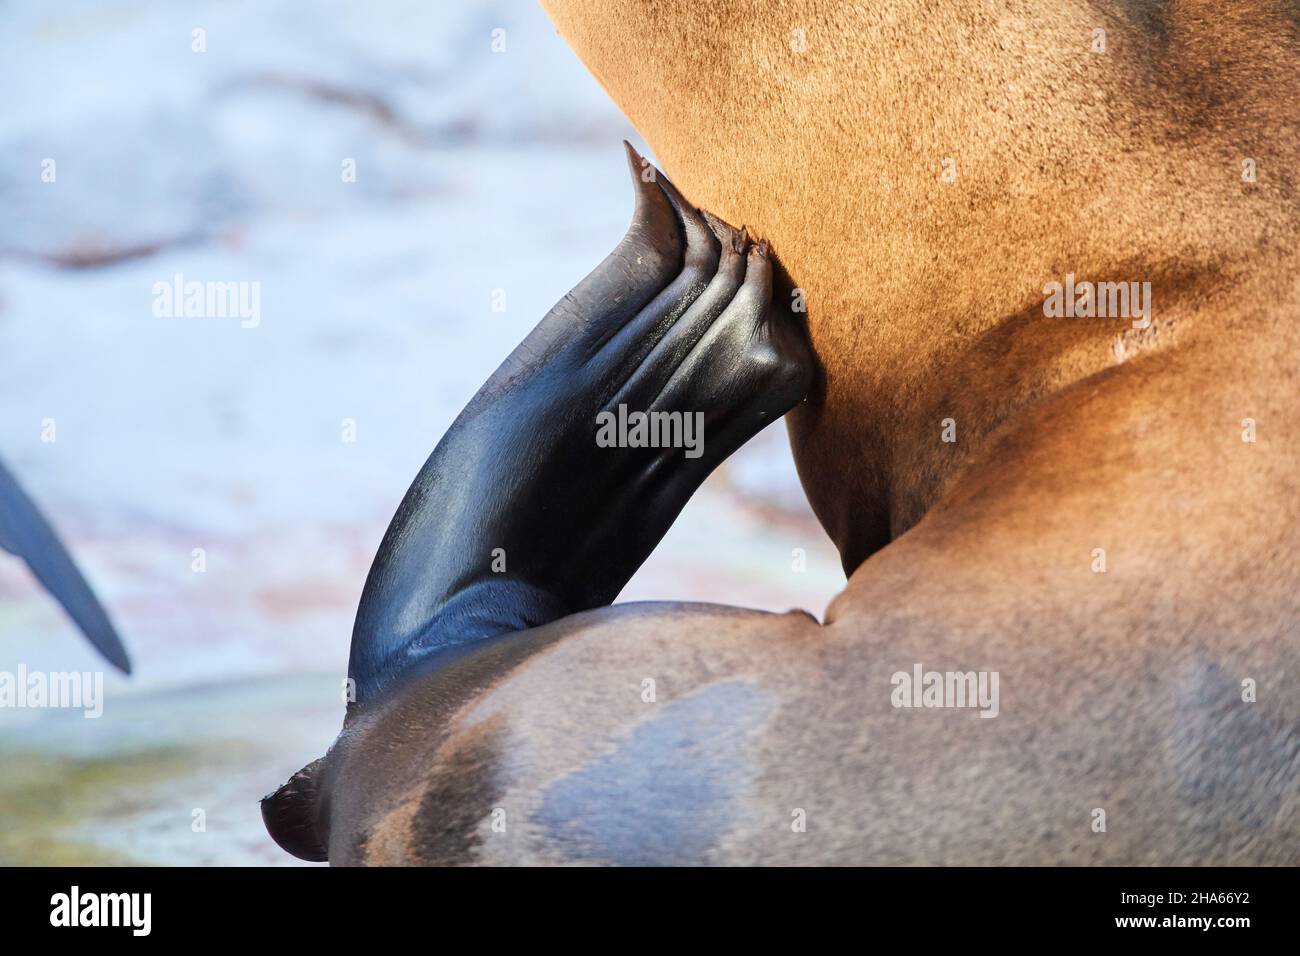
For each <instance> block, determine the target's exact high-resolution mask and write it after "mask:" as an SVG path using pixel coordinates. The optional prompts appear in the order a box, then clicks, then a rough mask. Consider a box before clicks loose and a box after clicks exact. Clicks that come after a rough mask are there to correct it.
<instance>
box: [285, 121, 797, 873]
mask: <svg viewBox="0 0 1300 956" xmlns="http://www.w3.org/2000/svg"><path fill="white" fill-rule="evenodd" d="M627 151H628V163H629V165H630V167H631V170H632V179H633V184H634V187H635V189H636V210H635V213H634V215H633V219H632V225H631V227H630V228H629V229H628V231H627V235H625V236H624V237H623V240H622V241H621V242H620V243H619V244H618V246H617V247H616V248H615V249H614V251H613V252H612V253H611V254H610V255H609V256H608V257H607V258H606V259H605V261H604V262H602V263H601V264H600V266H599V267H598V268H597V269H596V270H595V271H594V272H592V273H591V274H590V275H589V276H587V278H585V279H583V280H582V282H580V283H579V284H578V285H577V287H575V288H574V289H573V290H572V291H571V292H569V293H568V295H566V296H565V297H564V298H563V299H562V300H561V301H560V302H559V303H558V304H557V305H556V306H555V307H554V308H553V309H551V311H550V312H549V313H547V315H546V317H545V318H544V319H542V321H541V323H540V324H539V325H538V326H537V327H536V328H535V329H534V330H533V331H532V332H531V333H530V334H529V335H528V337H527V338H525V339H524V341H523V342H522V343H521V344H520V345H519V347H518V348H516V349H515V350H514V352H512V353H511V354H510V356H509V357H508V358H507V359H506V360H505V362H504V363H502V365H501V367H500V368H499V369H497V371H496V372H495V373H494V374H493V375H492V377H491V378H490V379H489V380H488V382H487V384H485V385H484V386H483V388H482V389H480V390H479V392H478V394H477V395H475V396H474V398H473V400H471V401H470V403H469V405H468V406H467V407H466V408H465V410H464V411H463V412H461V414H460V417H458V418H457V419H456V421H455V423H453V425H452V426H451V428H450V429H449V430H448V432H447V434H446V435H445V436H444V437H443V439H442V441H441V442H439V443H438V447H437V448H435V449H434V452H433V454H432V455H431V456H430V458H429V460H428V461H427V462H426V463H425V465H424V467H423V468H422V469H421V471H420V473H419V475H418V476H417V477H416V479H415V482H414V484H412V486H411V489H410V490H409V491H408V492H407V494H406V497H405V499H404V500H403V501H402V504H401V507H400V508H398V511H397V514H396V515H395V516H394V518H393V521H392V524H391V525H390V526H389V528H388V533H387V534H386V535H385V536H384V540H383V543H382V544H381V545H380V548H379V554H378V555H377V556H376V558H375V563H374V566H373V567H372V568H371V571H370V577H369V579H368V580H367V581H366V587H365V591H364V593H363V594H362V597H361V607H360V609H359V611H358V613H357V621H356V627H355V629H354V631H353V635H352V657H351V661H350V664H349V668H348V672H349V675H350V676H351V677H352V679H353V680H354V681H355V691H356V699H355V701H354V702H353V704H352V705H351V706H350V707H349V720H353V719H354V718H355V719H361V716H362V714H363V713H366V712H369V711H370V708H372V707H374V708H376V710H380V709H382V705H383V703H384V702H385V701H386V700H388V699H391V698H392V697H393V696H394V695H393V693H392V689H393V688H394V686H395V685H396V684H397V683H398V682H399V681H403V680H411V679H414V678H415V677H416V676H418V675H419V674H426V673H428V672H429V671H430V670H437V669H440V668H443V667H450V666H453V664H452V662H453V661H454V660H455V659H456V658H458V657H460V656H461V655H462V654H465V653H467V652H469V651H470V650H472V649H475V648H478V647H481V646H482V645H481V644H479V643H475V642H481V641H485V640H488V639H490V638H493V637H496V638H498V639H499V640H502V641H509V640H510V639H511V635H512V634H513V633H514V632H518V631H524V630H527V629H529V628H533V627H537V626H540V625H542V624H546V623H548V622H551V621H554V620H557V619H559V618H562V617H565V616H567V615H570V614H574V613H577V612H579V611H583V610H588V609H591V608H596V607H600V606H602V605H606V604H609V603H610V602H612V601H613V600H614V598H615V597H616V596H617V595H618V592H619V591H620V590H621V589H622V588H623V585H624V584H626V583H627V581H628V579H629V578H630V577H631V576H632V574H633V573H634V572H635V571H636V569H637V568H638V567H640V565H641V563H642V562H643V561H644V560H645V559H646V557H648V556H649V554H650V552H651V550H653V548H654V547H655V545H656V544H658V543H659V540H660V539H661V538H662V537H663V536H664V534H665V533H666V532H667V531H668V528H669V526H670V525H671V524H672V522H673V520H674V519H676V517H677V515H678V513H679V512H680V511H681V509H682V507H683V506H684V505H685V504H686V502H687V500H688V499H689V498H690V496H691V495H692V494H693V493H694V492H695V490H696V489H697V488H698V487H699V486H700V483H701V482H703V481H704V479H705V478H706V477H707V476H708V475H709V473H710V472H711V471H713V469H714V468H716V467H717V466H718V465H719V464H720V463H721V462H722V461H723V460H724V459H726V458H727V456H729V455H730V454H731V453H732V452H734V451H735V450H736V449H737V448H739V447H740V446H741V445H743V444H744V443H745V442H746V441H748V440H749V439H750V438H751V437H753V436H754V435H755V434H756V433H757V432H758V431H759V430H760V429H762V428H763V427H764V426H765V425H767V424H769V423H770V422H772V421H774V420H775V419H777V418H779V417H780V416H781V415H783V414H785V412H787V411H789V410H790V408H792V407H793V406H794V405H795V404H796V403H798V402H799V401H800V400H801V399H802V398H803V397H804V396H805V395H806V394H807V392H808V389H809V387H810V384H811V382H812V379H813V359H812V351H811V348H810V346H809V344H808V339H807V332H806V330H805V329H804V327H803V325H802V323H801V322H800V320H799V318H798V317H797V316H796V315H795V314H794V313H793V312H792V311H791V310H789V309H788V308H782V307H780V306H778V305H777V304H775V302H774V298H773V293H772V285H773V261H772V259H771V256H770V254H769V251H768V249H767V247H766V245H765V244H762V243H758V244H751V243H750V242H749V241H748V238H747V237H746V235H745V233H744V231H737V230H735V229H733V228H732V227H730V226H728V225H727V224H725V223H723V222H720V221H718V220H716V219H714V218H712V217H710V216H708V215H707V214H706V213H701V212H700V211H698V210H696V209H695V208H694V207H692V206H691V205H690V203H688V202H687V201H686V200H685V199H684V198H683V197H682V196H681V195H680V194H679V193H678V192H677V190H676V189H675V188H674V187H673V186H672V184H671V183H669V182H668V181H667V180H666V179H664V178H663V176H662V174H661V173H659V172H658V171H657V170H656V169H654V167H653V166H650V165H649V164H648V163H646V162H645V160H643V159H642V158H641V157H640V156H638V155H637V154H636V153H635V152H634V151H633V150H632V148H631V147H630V146H629V147H628V150H627ZM782 299H784V300H785V301H789V300H788V299H787V298H785V297H783V296H778V297H777V301H779V300H782ZM620 406H622V408H623V409H624V410H625V411H626V412H627V413H629V416H630V414H633V413H638V412H651V413H654V412H668V413H673V412H676V413H680V414H681V415H690V416H692V418H691V421H692V423H693V424H698V422H699V420H700V419H702V420H703V434H702V438H703V440H702V443H700V444H698V445H697V444H695V443H694V442H693V441H685V442H679V447H623V446H614V447H610V446H609V444H608V442H605V443H601V442H598V441H597V437H598V431H599V428H600V421H601V417H602V416H605V417H606V420H608V415H609V413H613V415H614V416H615V417H617V416H618V415H619V414H620V413H619V409H620ZM696 413H699V418H696V417H695V415H696ZM628 420H629V421H630V417H629V419H628ZM679 420H680V421H682V422H683V423H684V421H685V420H684V419H679ZM678 437H679V438H680V439H686V438H687V436H686V435H685V432H684V431H683V432H679V433H678ZM682 443H685V444H687V445H688V446H690V447H687V448H683V447H680V444H682ZM627 444H628V445H631V444H632V443H631V442H628V443H627ZM329 776H330V774H329V772H328V769H327V761H326V760H318V761H316V762H315V763H313V764H310V765H308V766H307V767H305V768H303V770H302V771H300V772H299V773H297V774H295V775H294V777H293V778H292V779H291V780H290V781H289V782H288V783H286V784H285V785H284V786H283V787H281V788H280V789H279V790H277V791H276V792H275V793H273V794H271V795H270V796H268V797H267V798H266V799H264V800H263V801H262V818H263V820H264V821H265V823H266V827H267V830H268V831H269V832H270V834H271V836H272V837H273V838H274V839H275V840H276V842H277V843H279V844H280V846H281V847H283V848H284V849H285V850H287V851H289V852H290V853H292V854H294V855H295V856H298V857H301V858H303V859H307V860H317V861H320V860H324V859H326V857H327V856H328V851H327V837H326V835H325V831H326V829H327V828H326V827H324V826H323V825H322V820H323V816H322V815H323V814H324V812H325V811H324V808H325V807H326V806H327V805H329V803H330V801H331V793H330V782H329Z"/></svg>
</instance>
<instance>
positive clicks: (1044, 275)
mask: <svg viewBox="0 0 1300 956" xmlns="http://www.w3.org/2000/svg"><path fill="white" fill-rule="evenodd" d="M545 5H546V6H547V8H548V11H549V12H550V13H551V15H552V17H553V18H554V19H555V21H556V24H557V26H558V27H559V29H560V31H561V32H562V34H564V35H565V37H566V39H568V40H569V42H570V43H571V44H572V45H573V46H574V48H575V49H576V51H577V52H578V54H579V55H580V56H581V57H582V58H583V60H584V61H585V62H586V63H587V64H588V66H589V67H590V68H591V69H592V71H593V72H594V73H595V75H596V76H597V77H598V78H599V79H600V80H601V82H602V83H603V84H604V85H605V87H606V89H607V90H608V91H609V92H610V94H611V96H612V97H613V98H614V100H615V101H616V102H617V103H618V104H619V105H620V106H621V107H622V108H623V109H624V110H625V111H626V112H627V113H628V115H629V117H630V118H631V119H632V121H633V122H634V123H635V124H636V125H637V127H638V129H639V130H640V131H641V133H642V134H643V135H644V136H645V138H646V139H647V141H648V142H649V143H650V144H651V145H652V146H653V147H654V149H655V150H656V153H657V155H658V156H659V158H660V159H661V160H662V161H663V163H664V165H665V168H666V169H667V170H668V171H669V172H670V173H671V174H672V175H673V177H674V181H675V182H676V183H677V185H678V186H679V188H680V189H681V190H682V192H683V193H684V194H685V195H686V196H687V197H689V199H690V201H691V202H693V203H695V204H697V205H699V206H701V207H703V208H708V209H710V210H711V211H712V212H714V213H716V214H718V215H719V216H721V217H723V218H726V219H728V220H730V221H732V222H746V223H748V224H749V225H750V226H751V227H752V228H756V229H758V230H761V232H762V233H763V234H764V235H766V236H769V237H771V239H772V240H773V244H774V248H775V249H776V250H777V252H778V253H779V255H780V264H781V266H782V267H783V268H784V270H785V271H786V272H788V274H789V278H790V280H791V282H792V284H793V285H795V286H797V287H798V289H800V290H801V291H802V293H803V295H804V297H805V301H806V302H807V307H808V314H807V318H808V326H809V330H810V333H811V338H812V343H813V346H814V348H815V352H816V355H817V358H818V360H819V363H820V365H821V374H820V375H819V377H818V380H817V384H816V385H815V386H814V389H813V392H812V395H811V397H810V399H809V401H808V402H807V403H805V404H804V405H801V406H800V407H799V408H798V409H797V410H796V411H795V413H794V414H793V415H792V416H791V418H790V429H791V438H792V445H793V447H794V451H795V455H796V461H797V464H798V466H799V470H800V476H801V478H802V480H803V482H804V486H805V489H806V490H807V491H808V493H809V498H810V500H811V502H812V504H813V506H814V509H815V510H816V512H817V514H818V516H819V518H820V519H821V521H822V523H823V525H824V526H825V527H826V529H827V531H828V533H829V534H830V535H831V537H832V539H833V540H834V541H835V543H836V545H837V546H838V548H839V550H840V554H841V557H842V560H843V562H844V565H845V568H846V570H848V571H849V572H851V576H850V580H849V583H848V586H847V587H846V588H845V590H844V591H843V592H842V593H841V594H840V595H839V596H838V597H837V598H836V599H835V601H834V602H832V604H831V606H830V608H829V609H828V611H827V613H826V615H825V620H824V622H823V623H821V624H819V623H818V622H817V621H816V620H815V619H813V618H812V617H811V616H809V615H805V614H801V613H792V614H787V615H771V614H762V613H758V612H751V611H743V610H739V609H734V608H722V607H713V606H707V605H679V604H648V605H629V606H621V607H613V608H605V609H597V610H590V611H587V612H585V613H581V614H576V615H572V616H569V617H565V618H562V619H560V620H557V621H553V622H550V623H547V624H545V625H543V626H540V627H535V628H530V629H528V630H525V631H522V632H520V633H515V634H504V635H501V636H497V637H493V638H491V639H489V640H486V641H483V642H481V643H479V644H476V645H472V646H469V647H466V648H463V649H462V650H461V652H460V653H459V654H458V655H457V656H456V658H455V659H454V660H447V661H444V662H442V663H440V664H439V665H438V666H432V667H430V668H429V669H428V670H426V671H424V672H422V673H418V674H416V673H412V674H410V675H409V679H407V680H405V681H403V682H399V683H396V684H394V685H393V686H392V687H391V688H390V689H389V690H388V691H387V692H386V693H385V694H384V695H383V696H382V698H381V699H377V700H375V701H373V702H372V703H371V704H369V705H366V706H363V707H359V708H355V709H354V710H353V712H352V713H350V714H349V717H348V719H347V722H346V723H345V727H344V731H343V733H342V734H341V735H340V738H339V740H338V741H337V743H336V745H335V747H334V748H333V749H332V750H331V752H330V753H329V755H327V757H326V758H325V759H324V760H323V761H322V762H321V763H320V764H318V765H316V769H315V770H313V771H312V773H311V774H310V778H311V780H312V786H311V788H310V793H311V796H310V797H303V798H297V797H294V798H290V797H284V798H282V799H280V800H278V801H277V799H276V798H272V799H271V801H270V806H271V808H272V810H273V812H274V811H275V809H276V808H277V807H278V808H279V811H278V812H279V813H280V814H281V816H282V817H283V818H285V819H293V820H298V821H302V820H305V821H307V824H306V826H307V828H308V829H309V830H310V832H311V833H312V834H313V836H314V839H315V846H316V851H317V852H316V855H317V858H324V857H325V856H328V858H329V859H330V860H331V862H334V863H343V864H346V863H371V864H390V863H425V864H441V863H518V862H530V863H563V862H574V863H615V864H617V863H652V864H653V863H771V864H787V863H942V864H975V863H984V864H1001V863H1068V864H1089V863H1125V864H1156V863H1160V864H1226V863H1237V864H1261V863H1289V864H1295V863H1297V862H1300V775H1298V774H1297V773H1296V770H1297V768H1300V695H1296V694H1295V692H1294V691H1295V688H1296V687H1297V686H1298V683H1297V682H1298V681H1300V641H1298V637H1297V623H1296V622H1297V621H1298V620H1300V588H1297V581H1298V580H1300V520H1297V519H1300V513H1298V512H1300V505H1298V504H1297V501H1298V500H1300V497H1298V496H1297V494H1296V475H1297V468H1298V466H1300V425H1298V424H1297V423H1298V422H1300V415H1298V414H1297V412H1298V411H1300V409H1297V404H1298V403H1300V389H1298V388H1297V384H1300V373H1298V372H1297V369H1298V368H1300V322H1298V319H1300V302H1298V301H1297V299H1298V297H1300V289H1298V288H1297V282H1296V278H1295V277H1296V275H1297V271H1296V265H1297V262H1296V259H1297V250H1296V242H1295V236H1296V234H1297V232H1296V227H1297V225H1300V223H1297V217H1298V216H1300V204H1297V203H1296V202H1295V199H1296V175H1297V174H1296V172H1295V170H1297V169H1300V155H1297V153H1300V145H1298V142H1300V141H1297V138H1296V136H1295V131H1296V128H1297V125H1298V123H1297V120H1298V119H1300V117H1297V114H1296V111H1297V110H1298V109H1300V106H1297V104H1300V97H1296V96H1295V95H1294V94H1295V93H1296V92H1297V91H1296V90H1295V86H1296V85H1297V83H1300V70H1297V69H1296V67H1297V66H1298V65H1300V43H1298V42H1297V39H1296V38H1297V34H1298V32H1300V30H1298V28H1297V20H1296V8H1295V6H1294V5H1293V4H1286V3H1282V2H1280V0H1279V2H1250V3H1247V2H1239V3H1231V4H1228V5H1227V9H1226V10H1225V7H1224V5H1223V4H1221V3H1217V4H1214V5H1212V6H1211V5H1208V4H1201V3H1180V4H1163V3H1155V2H1153V3H1149V4H1146V3H1144V4H1132V3H1124V4H1113V5H1111V4H1102V3H1090V2H1083V0H1079V2H1074V3H1070V4H1066V5H1065V6H1062V7H1059V8H1053V10H1051V11H1028V10H1026V9H1024V8H1023V7H1022V6H1021V5H1019V4H1012V3H1010V2H1008V3H1006V4H999V5H995V6H993V7H990V6H989V5H988V4H966V3H955V4H947V5H943V7H942V9H939V8H937V7H934V6H933V5H929V4H921V3H919V2H910V0H909V2H899V3H894V4H886V5H883V6H881V5H876V6H870V7H868V6H853V5H838V4H824V3H819V2H813V0H807V2H804V0H779V2H774V3H772V4H766V5H763V6H762V7H761V8H760V7H759V6H757V5H753V4H748V3H742V2H739V0H737V2H734V3H732V2H725V0H724V2H722V3H720V4H718V3H715V4H708V5H702V6H701V5H696V4H689V3H686V2H684V0H681V2H676V0H670V2H667V3H660V4H625V3H614V4H607V3H597V2H594V0H565V2H559V0H556V2H553V3H549V2H548V3H546V4H545ZM1211 13H1212V14H1213V16H1209V14H1211ZM1202 14H1205V15H1202ZM1098 29H1100V30H1102V31H1103V35H1104V42H1103V43H1102V44H1101V46H1102V52H1097V50H1096V48H1095V47H1096V44H1097V34H1096V30H1098ZM796 30H797V31H802V34H798V33H794V32H793V31H796ZM800 36H802V41H801V42H800V43H798V44H796V45H795V46H792V45H791V44H792V40H798V39H799V37H800ZM799 46H802V49H799V48H797V47H799ZM706 102H707V103H708V104H709V108H708V109H702V108H701V105H702V104H704V103H706ZM724 143H725V144H726V148H725V149H723V148H720V146H719V144H724ZM1245 159H1248V160H1250V161H1251V162H1250V163H1249V164H1243V160H1245ZM949 161H951V162H949ZM1247 170H1253V171H1254V172H1253V178H1249V177H1247V176H1246V175H1245V173H1246V171H1247ZM1067 275H1072V276H1075V277H1079V278H1081V279H1087V280H1090V281H1093V282H1102V281H1116V282H1119V281H1123V282H1128V281H1136V282H1139V283H1141V282H1149V283H1150V290H1151V303H1152V306H1153V307H1152V310H1151V316H1150V321H1149V323H1148V324H1147V325H1145V326H1143V327H1139V326H1137V325H1135V324H1134V321H1135V319H1136V317H1132V316H1127V315H1124V316H1114V315H1110V316H1097V315H1093V316H1091V317H1087V316H1085V317H1079V318H1069V319H1067V318H1054V317H1050V316H1048V315H1047V314H1046V312H1045V310H1044V296H1045V294H1046V289H1047V288H1048V287H1049V284H1050V283H1052V282H1058V281H1062V280H1064V279H1065V278H1066V277H1067ZM949 436H952V437H954V438H955V440H945V439H946V438H947V437H949ZM918 669H919V670H918ZM931 671H932V672H938V673H940V674H958V675H964V674H968V673H970V674H977V675H985V676H986V677H987V678H989V680H991V679H992V676H993V675H997V678H998V687H999V699H998V701H997V707H996V709H997V713H996V716H995V717H992V718H991V719H986V718H985V717H983V716H981V713H983V712H987V711H988V710H989V708H988V707H983V708H981V707H972V706H936V707H930V706H926V702H925V700H924V698H922V699H921V701H920V703H919V705H918V704H917V701H916V698H914V697H908V696H907V695H901V697H902V698H903V699H901V700H900V694H899V691H900V688H901V687H902V686H904V684H905V683H906V681H905V680H900V679H899V676H898V675H900V674H902V675H911V674H913V673H921V674H924V673H925V672H931ZM647 681H650V682H652V683H650V684H647ZM647 688H652V689H653V693H651V694H647ZM940 699H941V700H942V699H943V698H942V697H941V698H940ZM304 792H305V791H304ZM273 829H274V828H273Z"/></svg>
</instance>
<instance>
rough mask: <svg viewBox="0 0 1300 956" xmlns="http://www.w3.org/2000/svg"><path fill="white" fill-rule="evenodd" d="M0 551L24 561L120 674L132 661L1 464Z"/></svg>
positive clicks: (43, 522) (78, 575) (65, 554)
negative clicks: (2, 550)
mask: <svg viewBox="0 0 1300 956" xmlns="http://www.w3.org/2000/svg"><path fill="white" fill-rule="evenodd" d="M0 548H4V549H5V550H6V551H8V552H10V553H11V554H14V555H17V556H18V557H20V558H22V559H23V560H24V561H26V562H27V566H28V567H29V568H31V570H32V574H34V575H35V576H36V579H37V580H38V581H40V582H41V584H43V585H44V586H45V589H46V590H47V591H49V592H50V594H52V595H53V596H54V598H55V600H57V601H58V602H59V603H60V604H61V605H63V609H64V610H65V611H67V612H68V616H69V617H70V618H72V620H73V622H74V623H75V624H76V625H77V627H79V628H81V632H82V633H83V634H85V635H86V637H87V638H88V639H89V640H90V643H91V644H93V645H94V646H95V649H96V650H97V651H99V653H101V654H103V655H104V657H106V658H107V659H108V660H109V662H110V663H111V664H112V665H113V666H114V667H116V668H118V669H119V670H121V671H122V672H123V673H127V674H129V673H131V659H130V658H129V657H128V656H127V653H126V648H125V647H123V646H122V640H121V638H119V637H118V636H117V631H115V630H114V629H113V624H112V622H111V621H110V620H109V619H108V615H107V614H106V613H105V612H104V608H103V607H102V606H100V603H99V601H98V599H96V597H95V594H94V592H93V591H91V590H90V585H88V584H87V583H86V579H85V578H84V577H82V576H81V572H80V571H79V570H77V566H76V564H74V563H73V561H72V556H71V555H69V554H68V551H67V549H66V548H65V547H64V546H63V542H61V541H60V540H59V536H58V535H57V534H56V533H55V531H54V529H53V528H52V527H50V524H49V522H47V521H46V520H45V518H44V516H43V515H42V514H41V512H40V511H39V510H38V509H37V507H36V505H35V504H34V503H33V502H32V500H31V498H29V497H27V494H26V492H24V491H23V489H22V488H21V486H19V484H18V482H17V481H15V480H14V477H13V475H11V474H10V473H9V471H8V470H7V469H6V468H5V467H4V464H3V463H2V462H0Z"/></svg>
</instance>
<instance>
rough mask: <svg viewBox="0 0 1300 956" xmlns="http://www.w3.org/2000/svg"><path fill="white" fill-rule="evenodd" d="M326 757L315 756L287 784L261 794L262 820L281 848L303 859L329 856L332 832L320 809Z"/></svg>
mask: <svg viewBox="0 0 1300 956" xmlns="http://www.w3.org/2000/svg"><path fill="white" fill-rule="evenodd" d="M324 766H325V758H324V757H321V758H320V759H319V760H313V761H312V762H311V763H309V764H307V766H305V767H303V768H302V769H301V770H299V771H298V772H297V773H295V774H294V775H293V776H292V777H290V778H289V780H288V782H287V783H285V784H284V786H282V787H280V788H279V789H278V790H276V791H275V792H274V793H271V794H267V795H266V796H265V797H263V798H262V822H263V823H264V824H265V825H266V832H267V833H269V834H271V837H272V839H274V840H275V842H276V843H278V844H280V848H281V849H283V850H286V851H287V852H289V853H292V854H293V855H294V856H296V857H298V859H300V860H310V861H311V862H313V863H324V862H325V861H326V860H328V859H329V835H328V832H327V829H328V828H327V826H326V825H325V821H324V820H323V819H322V816H321V812H320V796H321V794H320V779H319V778H320V774H321V772H322V768H323V767H324Z"/></svg>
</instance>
